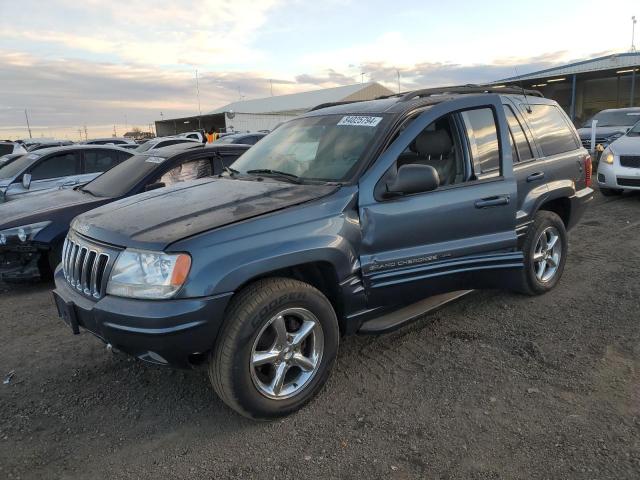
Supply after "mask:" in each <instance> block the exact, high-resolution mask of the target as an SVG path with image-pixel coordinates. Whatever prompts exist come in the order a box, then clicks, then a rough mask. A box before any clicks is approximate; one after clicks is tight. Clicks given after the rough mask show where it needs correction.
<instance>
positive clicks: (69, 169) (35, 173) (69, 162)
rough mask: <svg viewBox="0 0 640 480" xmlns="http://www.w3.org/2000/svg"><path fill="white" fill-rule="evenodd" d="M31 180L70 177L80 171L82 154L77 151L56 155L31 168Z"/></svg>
mask: <svg viewBox="0 0 640 480" xmlns="http://www.w3.org/2000/svg"><path fill="white" fill-rule="evenodd" d="M30 173H31V180H32V181H33V180H47V179H50V178H61V177H69V176H71V175H78V174H79V173H80V155H79V154H78V153H77V152H72V153H63V154H60V155H54V156H53V157H49V158H47V159H45V160H44V161H42V162H40V163H39V164H38V165H36V166H35V167H34V168H33V169H31V172H30Z"/></svg>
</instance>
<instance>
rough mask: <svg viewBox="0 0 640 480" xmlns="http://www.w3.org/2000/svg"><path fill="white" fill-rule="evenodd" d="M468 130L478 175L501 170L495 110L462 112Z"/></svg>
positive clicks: (482, 109)
mask: <svg viewBox="0 0 640 480" xmlns="http://www.w3.org/2000/svg"><path fill="white" fill-rule="evenodd" d="M461 115H462V119H463V120H464V124H465V128H466V130H467V137H468V139H469V146H470V148H471V156H472V158H473V163H474V167H475V173H476V174H477V175H483V174H487V173H491V172H498V171H499V170H500V148H499V147H498V130H497V128H496V120H495V117H494V115H493V110H492V109H490V108H478V109H475V110H467V111H465V112H462V113H461Z"/></svg>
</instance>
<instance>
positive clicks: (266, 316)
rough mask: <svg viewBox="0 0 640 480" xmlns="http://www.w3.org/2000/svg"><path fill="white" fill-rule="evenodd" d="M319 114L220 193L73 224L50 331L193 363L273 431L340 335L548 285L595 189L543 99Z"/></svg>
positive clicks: (95, 214)
mask: <svg viewBox="0 0 640 480" xmlns="http://www.w3.org/2000/svg"><path fill="white" fill-rule="evenodd" d="M523 93H524V94H525V95H523ZM321 107H322V108H317V109H315V110H314V111H311V112H309V113H307V114H305V115H302V116H301V117H299V118H296V119H294V120H291V121H289V122H287V123H285V124H283V125H281V126H280V127H279V128H277V129H276V130H275V131H274V132H272V133H271V134H269V135H268V136H267V137H265V138H264V139H263V140H262V141H260V142H259V143H258V144H257V145H256V146H255V147H253V148H252V149H251V150H249V151H248V152H247V153H245V154H244V155H243V156H242V157H241V158H240V159H238V160H237V161H236V162H235V163H234V164H233V165H232V168H231V169H228V170H227V172H225V173H224V174H223V175H221V176H219V177H217V178H210V179H206V180H197V181H194V182H187V183H184V184H181V185H179V186H177V187H173V188H167V189H160V190H155V191H152V192H148V193H143V194H141V195H137V196H134V197H131V198H128V199H125V200H121V201H118V202H115V203H111V204H109V205H107V206H105V207H101V208H98V209H96V210H93V211H91V212H88V213H86V214H83V215H81V216H79V217H77V218H76V219H75V220H74V222H73V223H72V228H71V230H70V232H69V235H68V237H67V240H66V243H65V246H64V251H63V261H62V264H61V266H59V267H58V269H57V271H56V290H55V292H54V296H55V299H56V304H57V307H58V311H59V314H60V316H61V317H62V318H64V319H65V321H66V322H67V323H68V324H69V325H71V327H72V329H73V331H74V332H75V333H78V331H79V328H80V327H82V328H85V329H87V330H89V331H90V332H92V333H93V334H95V335H96V336H97V337H99V338H100V339H102V340H103V341H104V342H107V343H108V344H110V345H112V347H113V348H115V349H118V350H120V351H123V352H126V353H129V354H131V355H135V356H136V357H138V358H140V359H143V360H146V361H149V362H154V363H158V364H163V365H171V366H188V365H197V364H204V365H206V366H207V368H208V371H209V376H210V379H211V383H212V385H213V388H214V389H215V391H216V392H217V393H218V395H219V396H220V397H221V398H222V399H223V400H224V401H225V402H226V403H227V404H228V405H229V406H230V407H232V408H233V409H235V410H237V411H238V412H240V413H242V414H244V415H247V416H250V417H253V418H274V417H278V416H283V415H286V414H289V413H291V412H293V411H295V410H297V409H298V408H300V407H301V406H302V405H303V404H305V403H306V402H308V401H309V400H310V399H311V398H312V397H313V396H314V395H315V394H316V393H317V392H318V391H319V390H320V388H321V387H322V385H323V384H324V383H325V381H326V380H327V377H328V376H329V373H330V370H331V366H332V365H333V363H334V360H335V358H336V353H337V350H338V342H339V338H340V336H341V335H344V334H352V333H357V332H366V333H374V332H384V331H388V330H390V329H392V328H396V327H398V326H400V325H402V324H404V323H406V322H407V321H409V320H412V319H414V318H416V317H417V316H419V315H420V314H421V313H423V312H424V311H426V310H428V309H429V308H432V307H433V306H436V305H440V304H442V303H443V302H445V301H447V300H448V299H450V298H453V297H455V296H459V295H460V291H464V290H468V289H480V288H508V289H514V290H517V291H520V292H523V293H526V294H530V295H538V294H542V293H545V292H547V291H548V290H550V289H552V288H554V287H555V286H556V284H557V283H558V281H559V279H560V277H561V275H562V271H563V267H564V265H565V261H566V258H567V253H568V252H567V230H569V229H570V228H571V227H572V226H574V225H575V224H576V222H577V221H578V220H579V219H580V217H581V216H582V214H583V211H584V209H585V206H586V204H587V203H588V201H589V200H591V198H592V194H593V191H592V190H591V188H590V184H591V159H590V157H589V156H588V154H587V152H586V150H585V149H584V148H582V146H581V144H580V140H579V137H578V135H577V133H576V131H575V129H574V128H573V127H572V125H571V123H570V121H569V119H568V118H567V117H566V115H565V114H564V113H563V111H562V110H561V109H560V108H559V107H558V105H557V104H556V103H555V102H553V101H550V100H546V99H544V98H541V97H540V96H539V94H537V93H536V92H530V91H528V92H525V91H516V90H510V89H504V88H503V89H499V90H497V89H496V90H490V89H486V88H482V87H471V86H470V87H457V88H450V89H439V90H433V89H431V90H421V91H415V92H411V93H406V94H401V95H395V96H391V97H388V98H381V99H378V100H374V101H365V102H355V103H348V104H338V105H323V106H321ZM425 298H426V299H427V300H425Z"/></svg>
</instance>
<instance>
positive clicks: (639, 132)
mask: <svg viewBox="0 0 640 480" xmlns="http://www.w3.org/2000/svg"><path fill="white" fill-rule="evenodd" d="M627 135H628V136H630V137H638V136H640V122H638V123H636V124H635V125H634V126H633V128H631V130H629V131H628V132H627Z"/></svg>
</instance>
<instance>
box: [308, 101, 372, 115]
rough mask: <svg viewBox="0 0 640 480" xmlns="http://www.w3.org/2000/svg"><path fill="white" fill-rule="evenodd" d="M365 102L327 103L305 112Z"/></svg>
mask: <svg viewBox="0 0 640 480" xmlns="http://www.w3.org/2000/svg"><path fill="white" fill-rule="evenodd" d="M365 101H366V100H351V101H346V102H327V103H321V104H320V105H316V106H315V107H312V108H310V109H309V110H307V112H313V111H315V110H320V109H321V108H329V107H337V106H338V105H347V104H349V103H359V102H365Z"/></svg>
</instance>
